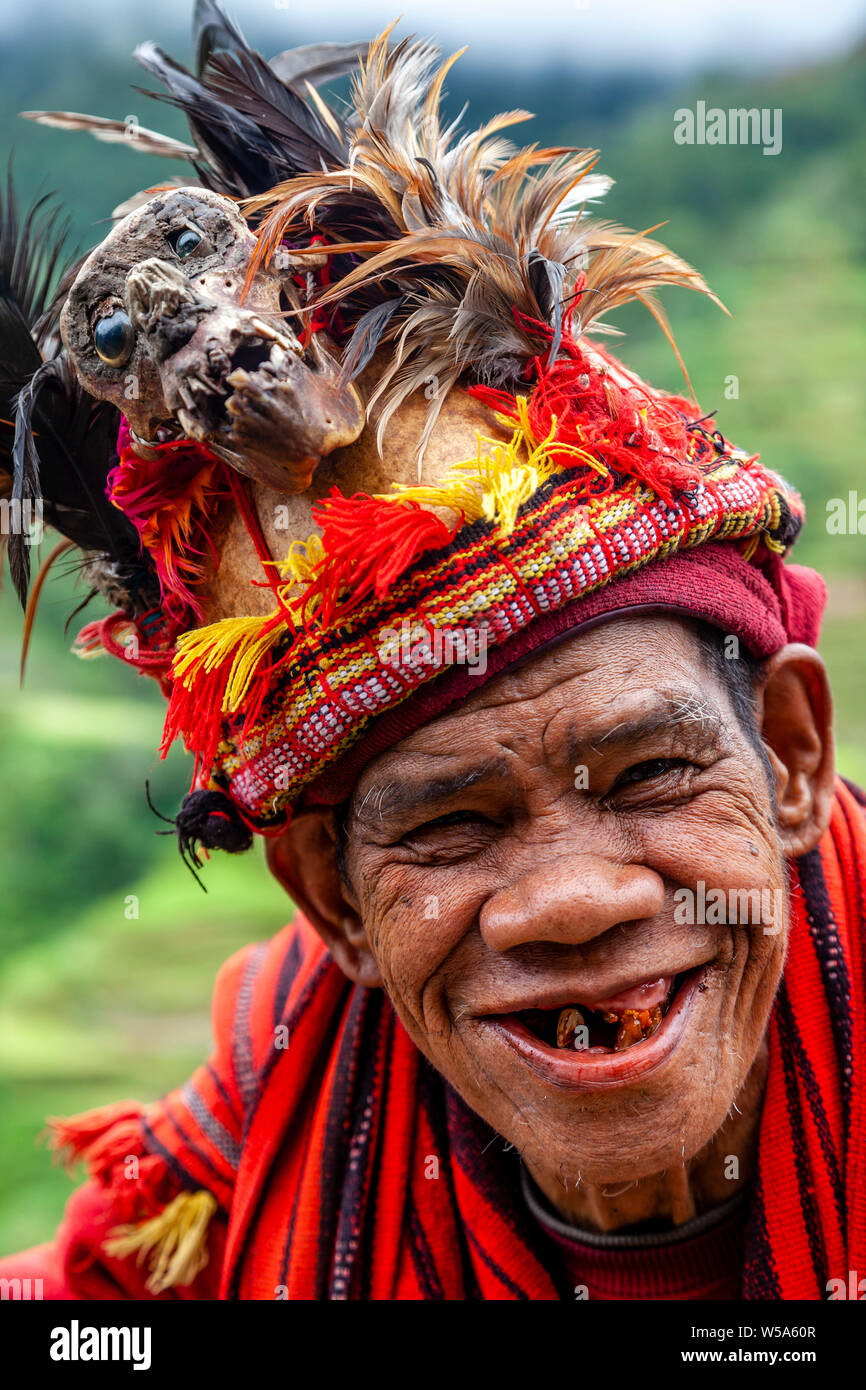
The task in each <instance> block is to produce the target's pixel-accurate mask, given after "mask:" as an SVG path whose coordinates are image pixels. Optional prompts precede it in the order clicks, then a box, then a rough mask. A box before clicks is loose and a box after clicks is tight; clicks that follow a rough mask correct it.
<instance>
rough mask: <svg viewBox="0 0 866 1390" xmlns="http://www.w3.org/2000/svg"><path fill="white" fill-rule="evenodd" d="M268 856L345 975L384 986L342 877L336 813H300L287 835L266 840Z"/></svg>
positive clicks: (316, 809)
mask: <svg viewBox="0 0 866 1390" xmlns="http://www.w3.org/2000/svg"><path fill="white" fill-rule="evenodd" d="M266 855H267V861H268V867H269V868H270V871H271V873H272V874H273V875H274V877H275V878H276V879H278V880H279V882H280V883H281V884H282V885H283V887H284V888H285V890H286V892H287V893H288V895H289V897H290V898H292V899H293V901H294V902H296V903H297V905H298V907H299V908H300V909H301V911H302V912H303V913H304V915H305V916H306V917H307V918H309V920H310V921H311V922H312V924H313V926H314V927H315V928H316V931H317V932H318V933H319V935H320V936H321V938H322V940H323V941H324V943H325V945H326V946H327V947H328V950H329V951H330V952H331V955H332V956H333V957H334V960H335V961H336V962H337V964H338V965H339V967H340V969H341V970H342V971H343V973H344V974H345V975H348V977H349V979H350V980H354V981H355V982H356V983H357V984H359V985H367V987H368V988H370V989H375V988H377V987H381V984H382V977H381V975H380V974H379V967H378V965H377V964H376V960H375V957H374V956H373V953H372V951H371V950H370V947H369V944H368V942H367V936H366V933H365V931H364V927H363V924H362V922H361V917H360V914H359V911H358V907H357V904H356V903H355V902H354V895H353V894H352V892H351V890H350V889H349V888H348V887H347V886H346V884H345V883H344V882H343V877H342V875H341V873H340V866H339V863H338V861H337V834H336V829H335V824H334V812H333V810H332V808H330V807H313V808H311V809H310V810H304V811H300V812H299V813H298V814H297V815H296V816H294V817H293V819H292V820H291V822H290V823H289V826H288V829H287V830H285V831H284V832H283V834H282V835H279V836H277V837H276V838H275V839H271V840H267V841H266Z"/></svg>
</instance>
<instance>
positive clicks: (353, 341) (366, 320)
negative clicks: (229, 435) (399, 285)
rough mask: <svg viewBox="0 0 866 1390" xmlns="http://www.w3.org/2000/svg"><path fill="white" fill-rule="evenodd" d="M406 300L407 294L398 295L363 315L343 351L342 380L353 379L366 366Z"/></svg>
mask: <svg viewBox="0 0 866 1390" xmlns="http://www.w3.org/2000/svg"><path fill="white" fill-rule="evenodd" d="M405 301H406V296H405V295H398V296H396V297H395V298H394V299H386V300H384V301H383V302H382V303H381V304H374V305H373V308H372V309H368V310H367V312H366V314H362V315H361V317H360V318H359V319H358V322H357V323H356V324H355V327H354V329H353V330H352V336H351V338H350V339H349V341H348V342H347V344H346V348H345V351H344V353H343V357H342V363H341V368H340V372H341V378H342V380H344V381H352V380H353V378H354V377H356V376H357V375H358V373H359V372H360V371H362V370H363V369H364V367H366V365H367V363H368V362H369V361H370V358H371V357H372V356H373V353H374V352H375V351H376V348H377V347H378V346H379V339H380V338H381V337H382V334H383V333H384V331H385V329H386V328H387V326H388V323H389V322H390V319H391V317H392V315H393V314H396V312H397V310H398V309H400V308H402V307H403V304H404V303H405Z"/></svg>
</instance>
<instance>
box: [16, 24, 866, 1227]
mask: <svg viewBox="0 0 866 1390" xmlns="http://www.w3.org/2000/svg"><path fill="white" fill-rule="evenodd" d="M145 37H154V38H156V39H159V40H162V41H164V42H165V46H166V47H167V48H168V49H169V51H170V52H172V53H173V54H174V55H175V56H177V57H178V58H180V59H181V60H184V61H186V60H187V59H188V51H186V50H185V47H184V45H183V44H181V45H179V46H178V45H177V44H172V43H171V42H169V41H168V40H166V39H165V36H164V35H160V34H153V35H151V34H149V33H148V32H147V25H146V23H144V24H139V22H138V20H136V33H135V35H134V36H133V38H134V40H137V39H139V38H145ZM249 37H250V38H251V39H252V40H253V41H254V42H255V43H256V44H257V45H258V46H259V47H260V48H261V49H262V50H263V51H264V52H266V53H268V54H270V53H273V52H276V51H278V50H279V49H280V48H282V47H285V46H286V44H287V39H286V38H285V27H284V26H283V37H282V38H281V37H280V35H279V33H277V32H276V31H275V32H274V34H272V35H271V36H270V37H269V36H268V35H267V34H266V33H261V32H256V33H252V32H251V33H250V34H249ZM131 46H132V45H131V43H130V45H129V47H124V48H122V49H120V48H118V47H117V40H116V37H115V38H114V39H112V42H111V44H110V45H109V43H108V41H107V40H105V39H100V38H99V36H98V35H93V36H91V38H90V40H89V41H88V42H87V44H86V45H85V43H84V41H83V40H82V39H80V38H76V37H75V36H74V35H69V34H65V33H54V34H52V33H45V34H40V36H39V42H38V44H37V43H36V42H35V41H31V42H30V43H29V44H24V43H23V42H22V41H16V42H15V43H11V44H7V45H6V46H5V51H4V53H3V73H2V77H3V80H2V83H0V112H2V116H3V129H4V144H5V145H6V146H7V147H8V148H14V150H15V163H16V171H17V177H18V181H19V183H20V185H21V189H22V192H23V193H26V194H29V193H31V192H33V191H35V190H36V189H37V188H41V189H54V190H57V192H58V193H59V194H60V196H61V197H62V199H63V201H64V202H65V203H66V204H67V205H68V207H69V210H70V213H71V216H72V219H73V225H74V238H75V240H76V241H77V242H78V244H79V245H80V246H81V247H82V248H84V247H86V246H88V245H91V244H94V243H95V242H96V241H97V240H99V239H100V237H101V236H102V235H103V230H104V219H105V218H106V217H107V216H108V215H109V214H110V211H111V209H112V207H114V206H115V205H116V204H117V203H119V202H121V201H122V200H123V199H124V198H126V197H127V196H129V194H130V193H132V192H134V191H135V190H137V189H138V188H141V187H145V186H148V185H150V184H152V183H156V182H159V181H161V180H162V179H164V178H165V177H166V175H167V174H173V173H176V172H181V171H182V169H183V167H184V166H181V165H169V164H168V163H163V162H160V161H156V160H152V159H147V158H144V157H142V156H140V155H136V154H135V153H132V152H130V151H129V150H127V149H124V148H120V147H116V146H107V145H100V144H96V143H95V142H92V141H91V140H90V139H89V138H88V137H86V136H83V135H67V134H62V133H60V132H55V131H49V130H45V129H41V128H38V127H35V126H33V125H32V124H30V123H27V122H23V121H18V120H17V119H16V117H15V113H16V112H17V111H19V110H21V109H24V108H33V107H38V108H68V109H73V110H80V111H89V112H94V113H96V114H100V115H106V116H112V117H126V116H128V115H135V116H137V118H138V119H139V120H140V122H141V123H142V124H144V125H149V126H151V127H154V128H157V129H162V130H165V131H167V132H169V133H173V134H176V135H179V136H183V135H184V134H185V131H184V127H183V124H182V122H181V121H179V120H178V118H177V115H176V113H175V112H174V111H173V110H171V109H170V108H168V107H166V106H165V105H163V104H157V103H156V102H152V101H148V100H147V99H146V98H145V97H144V96H142V95H140V94H139V93H135V92H132V91H131V90H130V84H131V83H143V85H148V80H147V78H146V75H145V74H144V73H143V72H142V71H141V70H140V69H139V68H138V67H137V66H136V65H135V64H134V63H133V62H132V61H131V59H130V58H129V50H130V48H131ZM476 51H477V50H476ZM864 90H866V52H864V51H863V50H862V49H861V50H860V51H858V52H856V53H854V54H852V55H851V56H850V57H848V58H847V59H846V60H845V61H843V62H839V63H834V64H833V65H830V66H823V67H815V68H813V69H810V70H803V71H798V72H791V73H787V74H783V75H779V76H774V77H773V78H772V79H771V78H768V77H761V76H760V75H758V76H751V77H749V78H748V79H747V80H738V79H735V78H733V77H731V76H730V75H728V74H725V73H721V72H720V73H715V74H713V73H708V74H705V75H702V76H700V77H696V78H695V79H694V80H693V81H690V82H688V83H682V82H681V81H677V82H676V83H672V82H670V81H668V80H666V79H665V77H664V75H654V76H652V77H648V76H647V77H644V78H640V79H639V78H635V77H634V76H630V77H629V78H628V79H627V80H626V79H624V78H621V77H611V76H610V75H606V76H597V75H593V74H590V73H585V72H581V71H580V69H579V67H577V66H566V65H565V64H563V66H562V67H560V68H558V69H556V70H548V71H543V72H541V71H540V72H537V73H534V74H530V73H526V72H518V71H514V72H508V71H504V70H502V69H501V68H492V67H491V68H485V67H482V66H479V65H478V63H477V62H475V63H474V64H473V63H470V62H469V60H468V59H463V60H462V61H461V62H460V63H458V64H457V66H456V68H455V69H454V70H453V72H452V75H451V77H450V78H449V97H448V105H449V108H450V110H451V111H452V112H453V113H454V114H456V113H457V112H458V111H459V109H460V108H461V106H462V105H463V103H464V101H467V100H468V101H469V102H470V117H471V119H472V121H473V123H475V122H478V121H480V120H482V119H484V118H485V117H487V116H489V115H491V114H492V113H493V112H494V111H497V110H499V109H501V108H502V107H509V108H511V107H515V106H524V107H527V108H528V109H529V110H533V111H535V112H537V113H538V120H537V121H536V122H533V123H532V125H530V126H524V127H523V128H520V127H517V128H515V131H514V138H515V139H519V140H521V141H523V140H527V141H528V140H530V139H535V140H538V141H540V142H545V143H546V142H551V143H552V142H559V143H576V144H582V145H589V146H592V147H598V148H600V149H601V150H602V158H601V161H600V165H599V167H600V169H602V170H603V171H604V172H607V173H609V174H611V175H612V176H613V177H614V178H615V179H616V185H615V187H614V188H613V190H612V191H611V193H610V195H609V197H608V198H607V199H606V200H605V205H604V207H603V213H604V215H605V216H606V217H609V218H611V219H613V220H615V221H618V222H622V223H625V224H626V225H630V226H636V227H651V226H654V225H655V224H657V223H659V222H662V221H666V222H667V225H666V226H665V227H664V230H663V231H660V232H659V233H658V235H660V236H661V237H662V239H664V240H666V241H667V242H668V243H669V244H670V245H671V246H672V247H673V248H674V249H675V250H676V251H678V252H679V253H680V254H682V255H684V256H685V257H686V258H687V259H689V260H692V261H693V262H694V263H696V264H697V265H698V266H699V267H700V269H701V270H702V271H703V272H704V274H705V275H706V277H707V279H708V280H709V282H710V284H711V285H712V286H713V288H714V289H715V290H716V291H717V293H718V294H719V295H720V296H721V298H722V299H723V300H724V302H725V303H726V304H727V306H728V307H729V309H730V310H731V313H732V315H733V317H731V318H728V317H726V316H725V315H723V314H722V313H721V312H720V311H719V310H718V309H716V308H715V307H714V306H713V305H712V304H710V303H709V302H708V301H706V300H705V299H703V298H702V297H700V296H697V295H693V294H686V293H684V292H678V293H677V292H672V293H669V294H668V295H667V296H666V299H665V303H666V307H667V309H668V312H669V314H670V316H671V321H672V324H673V327H674V332H675V335H676V338H677V341H678V344H679V346H680V349H681V351H682V353H683V356H684V357H685V360H686V363H687V365H688V367H689V371H690V374H691V378H692V381H693V384H694V388H695V392H696V394H697V397H698V399H699V400H700V401H701V403H702V406H703V407H704V409H705V410H712V409H715V408H718V409H719V414H720V421H721V422H722V424H723V427H724V429H725V432H726V433H727V434H728V435H729V436H730V437H732V438H733V439H734V440H736V441H737V442H740V443H742V444H743V445H744V446H746V447H748V448H749V449H751V450H757V451H760V453H761V455H762V457H763V458H764V460H765V462H767V463H768V464H770V465H771V466H772V467H775V468H777V469H778V470H779V471H780V472H782V473H784V474H785V475H786V476H787V477H789V478H790V479H791V480H792V481H794V482H796V484H797V485H798V486H799V487H800V488H801V490H802V491H803V493H804V496H805V498H806V502H807V506H808V509H809V514H810V518H811V520H810V523H809V524H808V525H807V528H806V532H805V534H804V537H803V539H802V541H801V542H800V543H799V545H798V552H799V556H798V558H800V559H801V560H803V561H804V562H806V563H813V564H816V565H818V566H819V567H820V568H822V570H824V571H825V572H826V574H827V575H828V578H829V582H830V590H831V603H830V610H829V616H828V621H827V625H826V628H825V636H824V642H823V649H824V651H825V655H826V657H827V660H828V662H829V664H830V668H831V674H832V676H833V681H834V688H835V691H836V698H837V704H838V728H839V740H840V766H841V768H842V770H843V771H844V772H846V773H847V774H848V775H849V776H853V777H854V778H855V779H857V780H859V781H860V782H861V783H866V752H864V747H866V715H864V711H863V701H862V695H861V688H862V681H863V662H862V656H861V643H862V636H863V624H864V617H866V567H864V547H866V538H864V537H863V536H856V535H855V536H830V535H828V533H827V531H826V528H825V524H824V521H825V516H826V505H827V502H828V500H829V499H831V498H833V497H846V496H847V493H848V490H849V489H852V488H854V489H856V488H858V487H860V486H861V484H860V479H861V477H862V470H863V462H862V449H863V446H862V441H863V439H864V437H866V430H864V420H863V363H864V339H866V329H864V323H866V257H864V236H863V232H864V221H866V219H864V201H866V193H864V186H863V178H862V170H863V168H864V163H866V120H864V109H863V95H862V94H863V92H864ZM699 99H700V100H703V101H705V102H706V103H707V105H708V106H714V105H716V106H720V107H723V108H725V109H727V108H730V107H752V106H757V107H759V108H764V107H769V108H776V107H780V108H781V109H782V112H783V148H782V151H781V153H780V154H779V155H778V156H776V157H768V156H764V155H762V153H761V149H760V148H759V147H749V146H745V147H741V146H732V147H727V146H717V147H707V146H697V145H696V146H678V145H676V144H675V143H674V139H673V127H674V115H673V113H674V112H675V111H676V110H677V109H678V108H680V107H691V108H694V105H695V103H696V101H697V100H699ZM599 211H600V213H601V211H602V209H600V210H599ZM617 324H618V326H619V327H621V328H622V329H623V330H624V331H626V333H627V335H628V337H627V341H626V342H623V343H619V344H617V343H614V344H613V346H614V350H615V351H617V352H618V353H620V354H621V355H623V356H624V357H625V358H626V360H627V361H629V362H630V364H631V365H633V366H634V367H636V368H637V369H638V370H639V371H641V372H642V373H643V374H645V375H647V376H648V377H650V378H651V379H652V380H654V381H656V382H657V383H658V384H660V385H665V386H668V387H671V388H676V389H679V387H680V384H681V383H680V381H679V372H678V368H677V366H676V363H675V361H674V359H673V357H672V355H671V353H670V350H669V348H668V346H667V344H666V343H665V342H664V339H663V338H662V336H661V335H660V334H659V333H658V330H657V329H656V328H655V325H654V324H653V323H652V321H651V320H649V319H648V316H646V315H645V314H642V313H641V312H639V311H637V310H634V311H631V310H630V311H628V312H624V313H623V314H622V315H621V316H620V317H619V318H618V319H617ZM731 378H736V394H734V391H733V389H732V387H731ZM81 597H82V594H81V591H80V590H79V589H77V588H76V581H75V576H74V574H72V573H66V574H64V575H61V576H60V577H59V578H57V579H54V580H51V581H49V584H48V585H47V587H46V592H45V596H44V600H43V602H42V604H41V605H40V611H39V616H38V620H37V624H36V632H35V637H34V642H33V648H32V651H31V656H30V661H29V664H28V674H27V682H26V686H25V688H24V690H23V692H21V691H19V689H18V633H19V630H20V613H19V612H18V611H17V609H16V605H15V602H14V598H13V595H12V594H11V591H10V590H9V588H8V585H7V587H6V590H5V592H4V593H3V595H2V602H0V698H2V705H3V729H4V738H3V739H2V740H0V786H2V788H3V795H2V799H0V845H2V858H3V879H2V881H3V897H2V905H0V1029H2V1034H3V1040H4V1045H3V1057H4V1062H3V1074H2V1076H0V1114H2V1115H3V1117H4V1132H3V1135H2V1140H0V1251H4V1250H6V1249H10V1248H13V1247H14V1246H16V1245H18V1244H22V1243H24V1242H27V1241H32V1240H36V1239H41V1238H44V1236H45V1235H46V1234H47V1233H48V1232H49V1231H50V1230H51V1229H52V1227H53V1225H54V1223H55V1221H56V1219H57V1217H58V1215H59V1212H60V1209H61V1206H62V1201H63V1198H64V1196H65V1194H66V1192H67V1191H68V1182H67V1180H66V1179H65V1178H64V1177H63V1175H62V1174H60V1173H59V1172H58V1171H57V1170H56V1169H52V1168H51V1167H50V1165H49V1163H48V1160H47V1158H46V1156H45V1155H44V1154H38V1155H34V1151H33V1140H34V1136H35V1134H36V1133H37V1132H38V1130H39V1129H40V1128H41V1126H42V1121H43V1117H44V1115H45V1114H46V1113H50V1112H56V1113H64V1112H70V1111H75V1110H76V1109H82V1108H86V1107H88V1106H90V1105H94V1104H98V1103H100V1102H102V1101H105V1100H109V1099H116V1098H118V1097H120V1096H122V1095H124V1094H127V1093H132V1094H137V1095H139V1096H141V1097H142V1098H148V1097H150V1096H153V1095H156V1094H158V1093H160V1092H161V1091H162V1090H165V1089H167V1088H168V1087H170V1086H171V1085H173V1084H175V1083H177V1082H180V1081H182V1080H183V1079H184V1077H185V1074H186V1073H187V1072H188V1070H189V1069H190V1068H191V1067H192V1066H194V1065H195V1064H196V1062H198V1061H199V1060H201V1058H202V1057H203V1056H204V1055H205V1054H206V1051H207V1046H208V1033H209V1029H208V1018H207V1007H208V999H209V991H210V983H211V979H212V977H213V974H214V972H215V970H216V968H217V967H218V965H219V963H220V962H221V960H222V959H224V957H225V956H226V955H228V954H229V953H230V952H231V951H232V950H233V949H235V948H236V947H237V946H238V945H240V944H241V943H242V942H244V941H247V940H250V939H254V938H256V937H260V936H263V935H268V934H270V933H272V932H273V931H274V930H276V929H277V928H278V927H279V926H280V925H281V924H282V922H283V920H284V919H285V917H286V915H287V913H288V910H289V905H288V904H287V902H286V900H285V898H284V897H283V896H282V894H281V893H280V892H279V890H278V889H277V888H276V887H275V886H273V885H272V884H271V882H270V880H269V879H268V878H267V875H266V871H265V869H264V866H263V864H262V862H261V858H260V853H259V851H258V850H257V851H255V852H254V853H251V854H250V855H247V856H244V857H240V858H238V859H228V858H224V859H223V860H222V861H221V862H219V863H217V862H216V860H214V861H213V862H212V863H211V864H210V865H208V866H207V867H206V869H205V874H204V877H205V881H206V883H207V885H208V888H209V893H208V895H207V896H204V895H203V894H202V893H201V892H200V890H199V889H198V887H197V886H196V884H195V883H194V882H193V880H192V879H191V878H190V877H189V875H188V874H187V873H186V871H185V869H184V868H183V866H182V864H181V863H180V861H179V859H178V856H177V853H176V850H175V849H174V846H173V842H172V841H171V839H170V838H166V839H163V838H159V837H158V835H157V833H156V832H158V831H159V830H160V829H165V827H164V826H161V824H160V822H158V821H157V820H156V819H155V818H154V816H153V815H152V813H151V812H150V811H149V810H148V808H147V806H146V802H145V796H144V783H145V779H147V778H149V779H150V781H151V785H152V792H153V796H154V800H155V802H156V805H157V806H158V807H160V808H161V809H163V810H164V811H165V814H173V812H174V809H175V808H176V806H177V804H178V801H179V799H180V797H181V795H182V794H183V791H184V789H185V784H186V779H187V778H188V768H187V767H186V765H185V762H184V759H183V758H182V757H181V756H179V755H177V754H173V755H172V756H171V758H170V759H169V760H168V761H167V762H166V763H160V762H159V760H158V758H157V756H156V754H155V751H154V750H155V749H156V747H157V744H158V742H159V736H160V730H161V720H162V712H163V704H162V699H161V697H160V695H159V693H158V690H157V689H156V686H155V685H153V683H152V682H150V681H148V680H146V679H141V678H138V677H137V676H136V675H135V674H134V673H133V672H132V671H131V670H126V669H124V668H123V667H122V666H121V664H120V663H118V662H114V661H112V660H110V659H108V658H105V659H103V660H97V661H90V662H79V661H75V660H74V659H73V658H72V657H71V656H69V655H68V647H69V644H70V640H71V636H72V635H73V633H74V631H75V630H76V626H77V625H80V623H81V622H83V621H85V620H86V619H87V618H90V617H95V616H97V610H96V606H95V605H93V606H92V607H91V610H88V612H87V614H86V615H85V616H83V617H81V618H79V619H76V620H74V621H73V625H72V628H71V631H70V633H69V634H68V635H66V634H64V623H65V621H66V619H67V617H68V616H69V614H70V613H71V612H72V610H73V608H74V607H75V606H76V603H77V602H78V601H79V600H80V598H81ZM135 913H137V914H138V915H137V916H136V915H135Z"/></svg>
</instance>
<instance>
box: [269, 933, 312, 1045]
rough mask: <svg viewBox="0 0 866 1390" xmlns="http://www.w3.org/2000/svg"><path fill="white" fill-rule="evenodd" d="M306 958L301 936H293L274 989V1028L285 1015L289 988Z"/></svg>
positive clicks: (272, 1016)
mask: <svg viewBox="0 0 866 1390" xmlns="http://www.w3.org/2000/svg"><path fill="white" fill-rule="evenodd" d="M303 960H304V951H303V947H302V946H301V938H300V937H299V936H293V937H292V944H291V946H290V947H289V949H288V950H287V951H286V952H285V954H284V955H283V959H282V960H281V961H280V973H279V975H278V976H277V984H276V988H275V990H274V1001H273V1010H272V1013H271V1019H272V1022H273V1025H274V1028H277V1026H278V1025H279V1023H280V1022H281V1020H282V1017H283V1010H284V1009H285V1007H286V1000H287V999H288V997H289V990H290V989H291V988H292V985H293V984H294V983H295V977H296V975H297V973H298V971H299V970H300V968H301V965H302V964H303Z"/></svg>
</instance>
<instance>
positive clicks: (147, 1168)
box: [47, 1100, 180, 1221]
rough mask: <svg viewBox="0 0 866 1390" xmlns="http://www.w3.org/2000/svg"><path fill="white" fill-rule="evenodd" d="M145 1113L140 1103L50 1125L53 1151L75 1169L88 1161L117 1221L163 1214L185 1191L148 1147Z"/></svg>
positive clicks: (121, 1103) (102, 1109) (54, 1120)
mask: <svg viewBox="0 0 866 1390" xmlns="http://www.w3.org/2000/svg"><path fill="white" fill-rule="evenodd" d="M144 1113H145V1112H144V1109H143V1108H142V1106H141V1105H139V1104H137V1102H135V1101H126V1100H124V1101H119V1102H118V1103H117V1104H114V1105H105V1106H101V1107H100V1108H99V1109H97V1110H88V1111H86V1112H85V1113H84V1114H82V1115H73V1116H71V1117H69V1118H64V1119H58V1118H52V1119H49V1120H48V1122H47V1123H48V1132H49V1135H50V1142H51V1147H52V1148H53V1150H54V1152H55V1154H56V1155H57V1157H58V1158H59V1159H60V1161H61V1162H62V1163H63V1164H64V1165H65V1166H66V1167H67V1168H71V1167H72V1166H73V1165H74V1164H75V1163H76V1162H78V1161H83V1162H84V1163H85V1164H86V1167H87V1171H88V1173H89V1175H90V1177H91V1178H94V1179H95V1180H96V1181H97V1182H99V1183H100V1184H101V1185H102V1186H103V1187H106V1188H109V1189H110V1190H111V1193H112V1198H113V1200H112V1208H111V1215H112V1220H117V1221H131V1220H138V1219H140V1218H141V1217H142V1216H143V1215H145V1216H146V1215H149V1214H151V1213H152V1212H155V1211H159V1210H160V1209H161V1208H162V1207H164V1206H165V1205H166V1203H167V1202H169V1201H171V1200H172V1198H173V1197H175V1196H176V1195H177V1193H178V1192H179V1191H180V1185H179V1183H178V1182H177V1181H176V1179H175V1178H174V1177H173V1176H172V1174H171V1172H170V1170H169V1168H168V1165H167V1164H166V1162H165V1159H163V1158H161V1157H160V1156H159V1155H158V1154H152V1153H149V1152H148V1151H147V1149H146V1148H145V1147H144V1137H143V1134H142V1128H141V1121H142V1119H143V1117H144Z"/></svg>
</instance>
